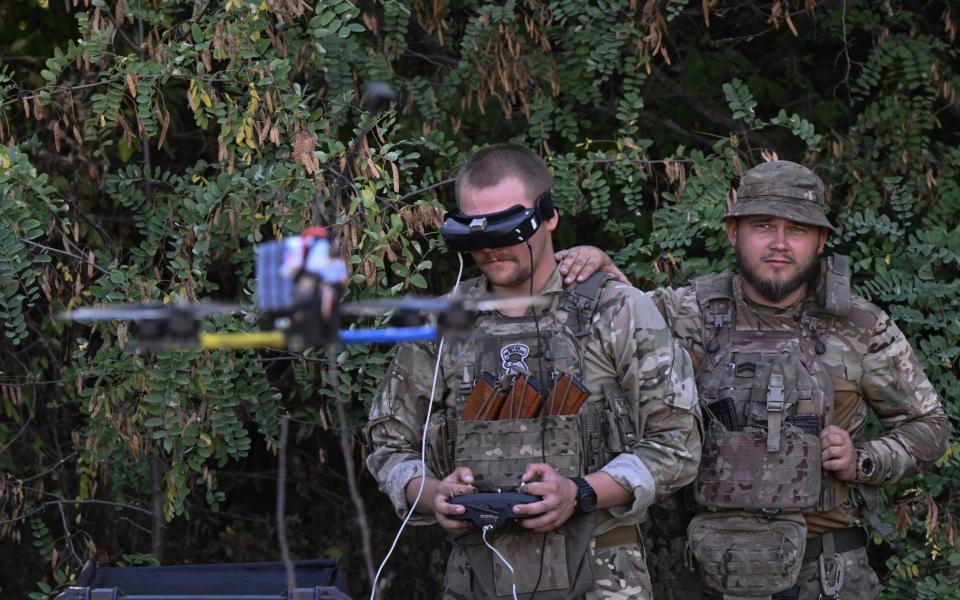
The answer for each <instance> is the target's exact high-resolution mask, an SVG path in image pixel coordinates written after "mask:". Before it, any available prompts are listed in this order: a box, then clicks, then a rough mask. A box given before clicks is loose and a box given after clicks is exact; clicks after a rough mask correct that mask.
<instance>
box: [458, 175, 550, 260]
mask: <svg viewBox="0 0 960 600" xmlns="http://www.w3.org/2000/svg"><path fill="white" fill-rule="evenodd" d="M551 217H553V196H552V195H551V194H550V191H549V190H548V191H546V192H544V193H542V194H540V196H539V197H538V198H537V199H536V200H535V201H534V202H533V208H525V207H523V206H521V205H519V204H516V205H514V206H511V207H510V208H508V209H506V210H501V211H500V212H495V213H487V214H485V215H465V214H463V213H462V212H461V211H460V210H459V209H458V210H452V211H450V212H448V213H447V214H446V215H444V217H443V225H441V226H440V234H441V235H442V236H443V239H444V240H446V242H447V247H448V248H450V249H451V250H453V251H454V252H472V251H474V250H480V249H483V248H503V247H504V246H513V245H514V244H519V243H520V242H525V241H527V240H529V239H530V238H531V237H532V236H533V234H534V233H536V231H537V229H539V228H540V224H541V223H543V222H544V221H546V220H548V219H550V218H551Z"/></svg>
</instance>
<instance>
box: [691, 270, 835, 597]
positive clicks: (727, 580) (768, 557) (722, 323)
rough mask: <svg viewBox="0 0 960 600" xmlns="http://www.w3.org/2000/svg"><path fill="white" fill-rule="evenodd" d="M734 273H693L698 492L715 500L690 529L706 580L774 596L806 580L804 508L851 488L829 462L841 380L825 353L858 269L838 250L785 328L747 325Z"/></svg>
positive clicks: (705, 502) (829, 501)
mask: <svg viewBox="0 0 960 600" xmlns="http://www.w3.org/2000/svg"><path fill="white" fill-rule="evenodd" d="M733 282H734V277H733V275H732V274H731V273H729V272H724V273H718V274H714V275H709V276H706V277H702V278H699V279H697V280H695V281H694V282H693V286H694V291H695V294H696V298H697V302H698V304H699V306H700V310H701V314H702V315H703V332H702V335H703V338H702V339H703V347H704V349H705V350H706V354H705V355H704V357H703V359H702V360H701V361H700V364H699V365H698V368H697V372H696V381H697V389H698V390H699V392H700V401H701V403H702V404H701V406H702V407H703V409H704V420H705V423H706V435H705V440H704V447H703V456H702V459H701V463H700V467H699V470H698V473H697V478H696V480H695V482H694V495H695V497H696V500H697V503H698V504H699V505H700V506H702V507H704V508H706V509H708V510H707V512H704V513H701V514H700V515H698V516H697V517H696V518H695V519H694V520H693V521H692V522H691V524H690V527H689V529H688V532H689V540H690V544H691V548H692V550H693V551H694V554H695V555H696V556H697V558H698V561H699V562H700V566H701V570H702V571H703V574H704V579H705V581H706V582H707V583H708V585H710V586H711V587H713V588H715V589H717V590H719V591H721V592H724V593H727V594H742V595H764V594H772V593H776V592H778V591H782V590H784V589H787V588H789V587H790V586H792V585H793V584H794V583H795V582H796V577H797V574H798V573H799V569H800V563H801V561H802V557H803V550H804V546H805V537H806V526H805V524H804V520H803V518H802V515H801V514H800V513H803V512H823V511H827V510H830V509H832V508H835V507H836V506H838V505H839V504H840V503H842V502H843V501H844V500H845V491H846V489H847V488H846V487H845V486H843V485H841V484H840V483H839V482H838V481H837V480H836V479H835V477H834V476H833V475H832V474H831V473H830V472H828V471H824V470H822V469H821V448H820V439H819V434H820V431H821V430H822V429H823V428H824V427H826V426H827V425H829V424H830V423H831V419H832V413H833V384H832V381H831V378H830V375H829V373H828V372H827V370H826V368H825V367H824V365H823V363H822V362H821V360H820V359H819V357H820V355H822V354H823V353H824V352H825V351H826V346H825V345H824V342H823V341H822V338H823V337H824V335H825V334H826V332H827V331H828V329H829V327H830V326H831V323H832V322H833V320H834V319H835V318H838V317H845V316H846V315H847V314H848V313H849V310H850V294H849V270H848V268H847V265H846V263H845V262H843V260H842V259H841V258H840V257H830V259H829V260H828V262H827V263H826V271H825V273H824V274H822V275H821V284H822V285H821V286H820V287H819V289H817V288H814V289H811V292H810V293H809V294H808V296H807V297H806V298H805V299H804V303H803V306H802V307H801V311H800V316H799V320H798V322H797V324H796V326H795V328H794V329H792V330H783V331H738V330H737V329H736V318H737V315H736V300H735V296H734V290H733ZM824 282H825V283H824ZM844 290H846V291H845V292H844Z"/></svg>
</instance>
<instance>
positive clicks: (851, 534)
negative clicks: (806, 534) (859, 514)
mask: <svg viewBox="0 0 960 600" xmlns="http://www.w3.org/2000/svg"><path fill="white" fill-rule="evenodd" d="M832 533H833V551H834V552H849V551H850V550H856V549H858V548H865V547H866V546H867V532H866V531H864V529H863V528H862V527H848V528H847V529H836V530H834V531H833V532H832ZM822 553H823V536H822V535H818V536H816V537H812V538H807V548H806V550H804V552H803V561H804V562H807V561H810V560H816V559H817V558H818V557H819V556H820V555H821V554H822Z"/></svg>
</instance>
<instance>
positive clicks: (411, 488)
mask: <svg viewBox="0 0 960 600" xmlns="http://www.w3.org/2000/svg"><path fill="white" fill-rule="evenodd" d="M419 487H420V480H419V478H414V479H411V480H410V482H409V483H407V488H406V492H407V500H408V501H409V502H412V501H413V498H414V497H416V494H417V489H418V488H419ZM476 491H477V490H476V488H474V487H473V473H472V472H471V471H470V469H468V468H466V467H459V468H457V469H455V470H454V471H453V473H450V474H449V475H447V476H446V477H444V478H443V479H442V480H440V481H437V480H436V479H433V478H432V477H428V478H427V481H426V482H424V488H423V496H422V497H421V499H420V504H419V505H418V507H417V508H418V509H419V510H420V512H431V511H432V512H433V516H434V517H436V519H437V522H438V523H440V526H441V527H443V528H444V529H445V530H446V531H447V532H449V533H451V534H454V535H457V534H461V533H465V532H467V531H469V530H470V528H471V527H473V523H471V522H470V521H455V520H453V519H451V518H449V517H448V516H447V515H462V514H463V513H465V512H466V510H467V509H466V507H463V506H459V505H457V504H450V503H449V502H447V500H449V499H450V497H451V496H462V495H463V494H472V493H473V492H476Z"/></svg>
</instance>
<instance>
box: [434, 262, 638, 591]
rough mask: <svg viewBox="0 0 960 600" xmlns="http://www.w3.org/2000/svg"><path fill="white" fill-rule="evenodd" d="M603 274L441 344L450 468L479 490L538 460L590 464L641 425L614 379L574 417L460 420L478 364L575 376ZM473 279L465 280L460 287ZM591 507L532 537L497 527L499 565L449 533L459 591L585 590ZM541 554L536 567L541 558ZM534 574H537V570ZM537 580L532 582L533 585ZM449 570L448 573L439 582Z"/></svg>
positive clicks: (564, 469)
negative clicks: (541, 306) (463, 568)
mask: <svg viewBox="0 0 960 600" xmlns="http://www.w3.org/2000/svg"><path fill="white" fill-rule="evenodd" d="M608 279H610V277H609V276H606V275H602V274H599V273H597V274H595V275H594V276H593V277H591V278H590V279H588V280H587V281H585V282H582V283H580V284H579V285H576V286H572V287H569V288H566V289H565V290H563V292H562V293H561V296H560V298H559V300H558V305H557V308H556V309H555V310H550V311H543V312H542V314H539V316H538V317H536V318H535V317H533V316H532V315H525V316H522V317H506V316H503V315H499V314H492V313H488V314H483V315H481V316H479V317H478V318H477V320H476V321H475V323H474V330H473V332H472V334H471V335H470V337H469V338H467V339H465V340H460V341H457V342H456V343H454V344H451V346H450V347H449V349H447V350H446V351H444V353H443V357H442V359H441V360H442V368H443V373H444V377H445V382H446V386H447V389H448V390H455V394H454V397H453V398H452V402H451V399H450V398H448V399H447V400H446V403H447V406H446V412H445V414H446V425H447V428H448V436H449V438H450V440H451V441H452V442H453V444H452V446H453V455H454V457H455V466H457V467H460V466H465V467H469V468H470V469H471V471H472V472H473V474H474V486H475V487H476V488H477V489H478V490H479V491H508V490H513V489H515V488H517V486H519V484H520V477H521V475H522V474H523V472H524V470H525V469H526V466H527V465H528V464H530V463H534V462H545V463H547V464H549V465H551V466H552V467H553V468H554V469H556V471H557V472H558V473H560V474H561V475H563V476H565V477H576V476H579V475H584V474H587V473H591V472H594V471H597V470H598V469H600V467H602V466H603V465H605V464H606V463H607V462H609V461H610V460H611V459H612V457H613V455H614V453H618V452H622V451H624V450H625V449H626V448H628V447H630V446H632V445H633V444H634V443H635V442H636V441H637V439H638V437H639V434H640V432H635V431H633V429H632V427H631V426H630V423H631V419H630V416H629V413H628V412H627V407H626V402H625V400H624V396H623V393H622V391H621V388H620V385H619V383H618V381H617V380H616V379H614V378H611V379H610V380H609V381H600V382H599V384H597V385H594V386H593V387H594V388H596V389H591V390H590V396H589V397H588V399H587V401H586V402H585V403H584V405H583V406H582V407H581V409H580V411H579V412H578V413H577V414H575V415H556V416H543V417H536V418H533V419H512V420H498V421H461V420H460V415H461V414H462V413H463V409H464V404H465V402H466V400H467V397H468V396H469V394H470V391H471V390H472V388H473V385H474V382H475V381H477V380H478V378H479V377H480V375H481V373H482V372H483V371H487V372H490V373H492V374H494V375H496V376H497V377H501V376H502V375H503V374H504V373H505V372H507V371H511V370H513V371H514V372H524V373H528V374H530V375H532V376H533V377H534V378H536V379H537V380H538V381H541V382H543V383H545V385H544V387H545V388H546V389H550V388H551V387H552V386H553V383H554V382H555V381H556V378H557V377H558V376H559V374H561V373H567V374H569V375H573V376H575V377H577V378H578V379H581V380H583V379H584V377H583V376H584V372H583V345H584V343H585V342H586V340H587V336H589V333H590V325H591V321H592V318H593V315H594V313H595V312H596V310H597V308H598V304H599V297H600V291H601V289H602V287H603V285H604V284H605V283H606V281H607V280H608ZM479 281H480V280H479V279H475V280H469V281H467V282H464V284H463V287H464V288H465V289H466V290H470V289H473V288H475V287H476V286H477V285H478V283H479ZM594 526H595V514H593V513H591V514H587V515H574V516H573V517H571V519H569V520H568V521H567V523H565V524H564V526H563V527H561V529H560V530H559V531H557V532H552V533H549V534H536V533H531V532H528V531H526V530H516V529H515V530H512V531H505V532H496V536H495V539H494V541H493V544H494V546H495V547H496V548H497V549H498V551H499V552H502V553H504V555H505V556H506V557H507V559H508V560H509V561H510V562H511V564H512V565H513V566H514V571H515V573H514V574H511V573H509V572H508V571H507V569H506V567H504V566H503V565H502V564H501V563H500V561H498V560H495V559H494V558H493V554H492V552H491V551H490V550H489V549H488V548H487V547H486V546H485V545H483V543H482V540H481V536H480V534H479V532H474V533H473V534H470V535H467V536H464V537H462V538H459V539H457V540H455V544H456V545H458V546H460V547H463V548H465V550H466V553H467V556H468V558H469V563H470V565H469V568H470V569H471V571H472V572H471V575H470V577H469V590H464V589H462V588H463V584H462V583H461V585H460V587H459V588H458V589H457V591H458V592H459V593H472V594H473V595H474V597H476V598H493V597H494V596H496V595H507V596H509V595H510V592H511V583H513V582H514V581H515V582H516V585H517V592H518V593H519V594H520V595H519V597H521V598H522V597H526V596H525V595H526V594H529V593H530V592H532V591H533V590H534V587H535V586H536V598H537V599H538V600H550V599H561V598H575V597H577V596H579V595H582V594H583V593H585V592H587V591H589V590H590V589H592V588H593V585H594V579H593V575H592V569H593V565H592V560H591V550H590V541H591V539H592V537H593V530H594ZM541 552H542V553H543V561H542V567H541V566H540V565H541V559H540V555H541ZM541 571H542V573H541ZM538 580H539V583H538ZM450 583H451V582H450V581H449V573H448V582H447V584H448V585H450Z"/></svg>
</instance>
